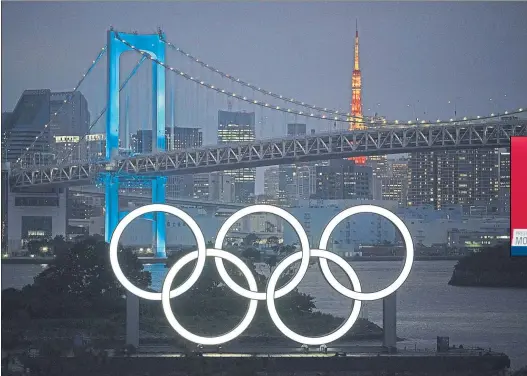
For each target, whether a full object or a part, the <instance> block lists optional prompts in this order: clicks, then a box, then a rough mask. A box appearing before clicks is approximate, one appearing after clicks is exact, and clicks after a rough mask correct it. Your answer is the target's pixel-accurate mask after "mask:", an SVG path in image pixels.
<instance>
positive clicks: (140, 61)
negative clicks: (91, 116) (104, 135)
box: [58, 56, 146, 165]
mask: <svg viewBox="0 0 527 376" xmlns="http://www.w3.org/2000/svg"><path fill="white" fill-rule="evenodd" d="M145 60H146V57H145V56H141V59H139V61H138V62H137V64H136V66H135V67H134V69H132V71H131V72H130V74H129V75H128V77H126V79H125V80H124V81H123V84H122V85H121V87H120V88H119V93H120V92H121V91H122V90H123V89H124V88H125V87H126V85H127V84H128V82H129V81H130V79H131V78H132V77H133V76H134V75H135V74H136V73H137V71H138V70H139V68H140V67H141V65H142V64H143V62H144V61H145ZM107 109H108V107H107V106H106V107H104V108H103V109H102V110H101V112H99V114H98V115H97V117H96V118H95V120H94V121H93V122H92V123H91V124H90V127H89V128H88V133H86V134H85V135H84V136H82V138H81V139H80V141H79V143H78V144H76V145H75V146H73V147H71V148H69V151H68V153H67V155H66V156H64V157H63V158H62V159H61V160H60V162H59V163H58V164H59V165H60V164H62V163H64V162H65V161H66V159H67V158H68V157H69V156H70V155H71V153H72V152H73V151H74V150H75V148H76V147H77V148H78V147H80V145H81V143H82V141H84V140H85V139H86V137H87V136H88V135H89V134H90V131H91V130H92V128H93V127H94V126H95V125H96V124H97V122H98V121H99V120H100V119H101V118H102V116H103V115H104V114H105V112H106V110H107Z"/></svg>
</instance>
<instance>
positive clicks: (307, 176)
mask: <svg viewBox="0 0 527 376" xmlns="http://www.w3.org/2000/svg"><path fill="white" fill-rule="evenodd" d="M306 131H307V125H306V124H302V123H290V124H287V135H288V136H305V135H306ZM278 169H279V174H278V175H279V176H278V199H279V202H280V203H281V204H282V205H287V206H291V205H294V204H295V203H296V202H297V201H298V200H299V199H308V198H309V197H310V196H311V194H314V193H315V186H316V184H315V179H314V177H315V164H314V163H310V162H307V163H306V162H304V163H295V164H284V165H280V166H279V168H278Z"/></svg>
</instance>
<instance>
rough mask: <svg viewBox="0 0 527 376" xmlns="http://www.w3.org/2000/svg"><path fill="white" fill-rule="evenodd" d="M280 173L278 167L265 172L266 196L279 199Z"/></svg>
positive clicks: (272, 167)
mask: <svg viewBox="0 0 527 376" xmlns="http://www.w3.org/2000/svg"><path fill="white" fill-rule="evenodd" d="M279 172H280V169H279V167H278V166H271V167H269V168H268V169H266V170H265V171H264V194H265V195H266V196H268V197H274V198H278V190H279Z"/></svg>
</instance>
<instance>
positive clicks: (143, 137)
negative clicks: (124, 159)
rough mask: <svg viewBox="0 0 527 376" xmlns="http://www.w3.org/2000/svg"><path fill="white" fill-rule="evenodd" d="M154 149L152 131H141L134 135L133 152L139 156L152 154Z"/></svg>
mask: <svg viewBox="0 0 527 376" xmlns="http://www.w3.org/2000/svg"><path fill="white" fill-rule="evenodd" d="M152 147H153V135H152V130H151V129H139V130H138V131H137V132H136V133H135V135H132V151H133V152H134V153H138V154H150V153H152V150H153V149H152Z"/></svg>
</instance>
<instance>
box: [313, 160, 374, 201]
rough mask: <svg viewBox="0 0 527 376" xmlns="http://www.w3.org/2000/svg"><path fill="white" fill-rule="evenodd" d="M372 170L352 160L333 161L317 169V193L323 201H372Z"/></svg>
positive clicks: (316, 195) (316, 196) (315, 196)
mask: <svg viewBox="0 0 527 376" xmlns="http://www.w3.org/2000/svg"><path fill="white" fill-rule="evenodd" d="M371 185H372V169H371V167H369V166H364V165H357V164H356V163H355V161H350V160H346V159H344V160H339V159H337V160H331V161H330V162H329V165H328V166H317V167H316V193H315V195H314V198H317V199H323V200H343V199H371V198H372V193H371Z"/></svg>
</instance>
